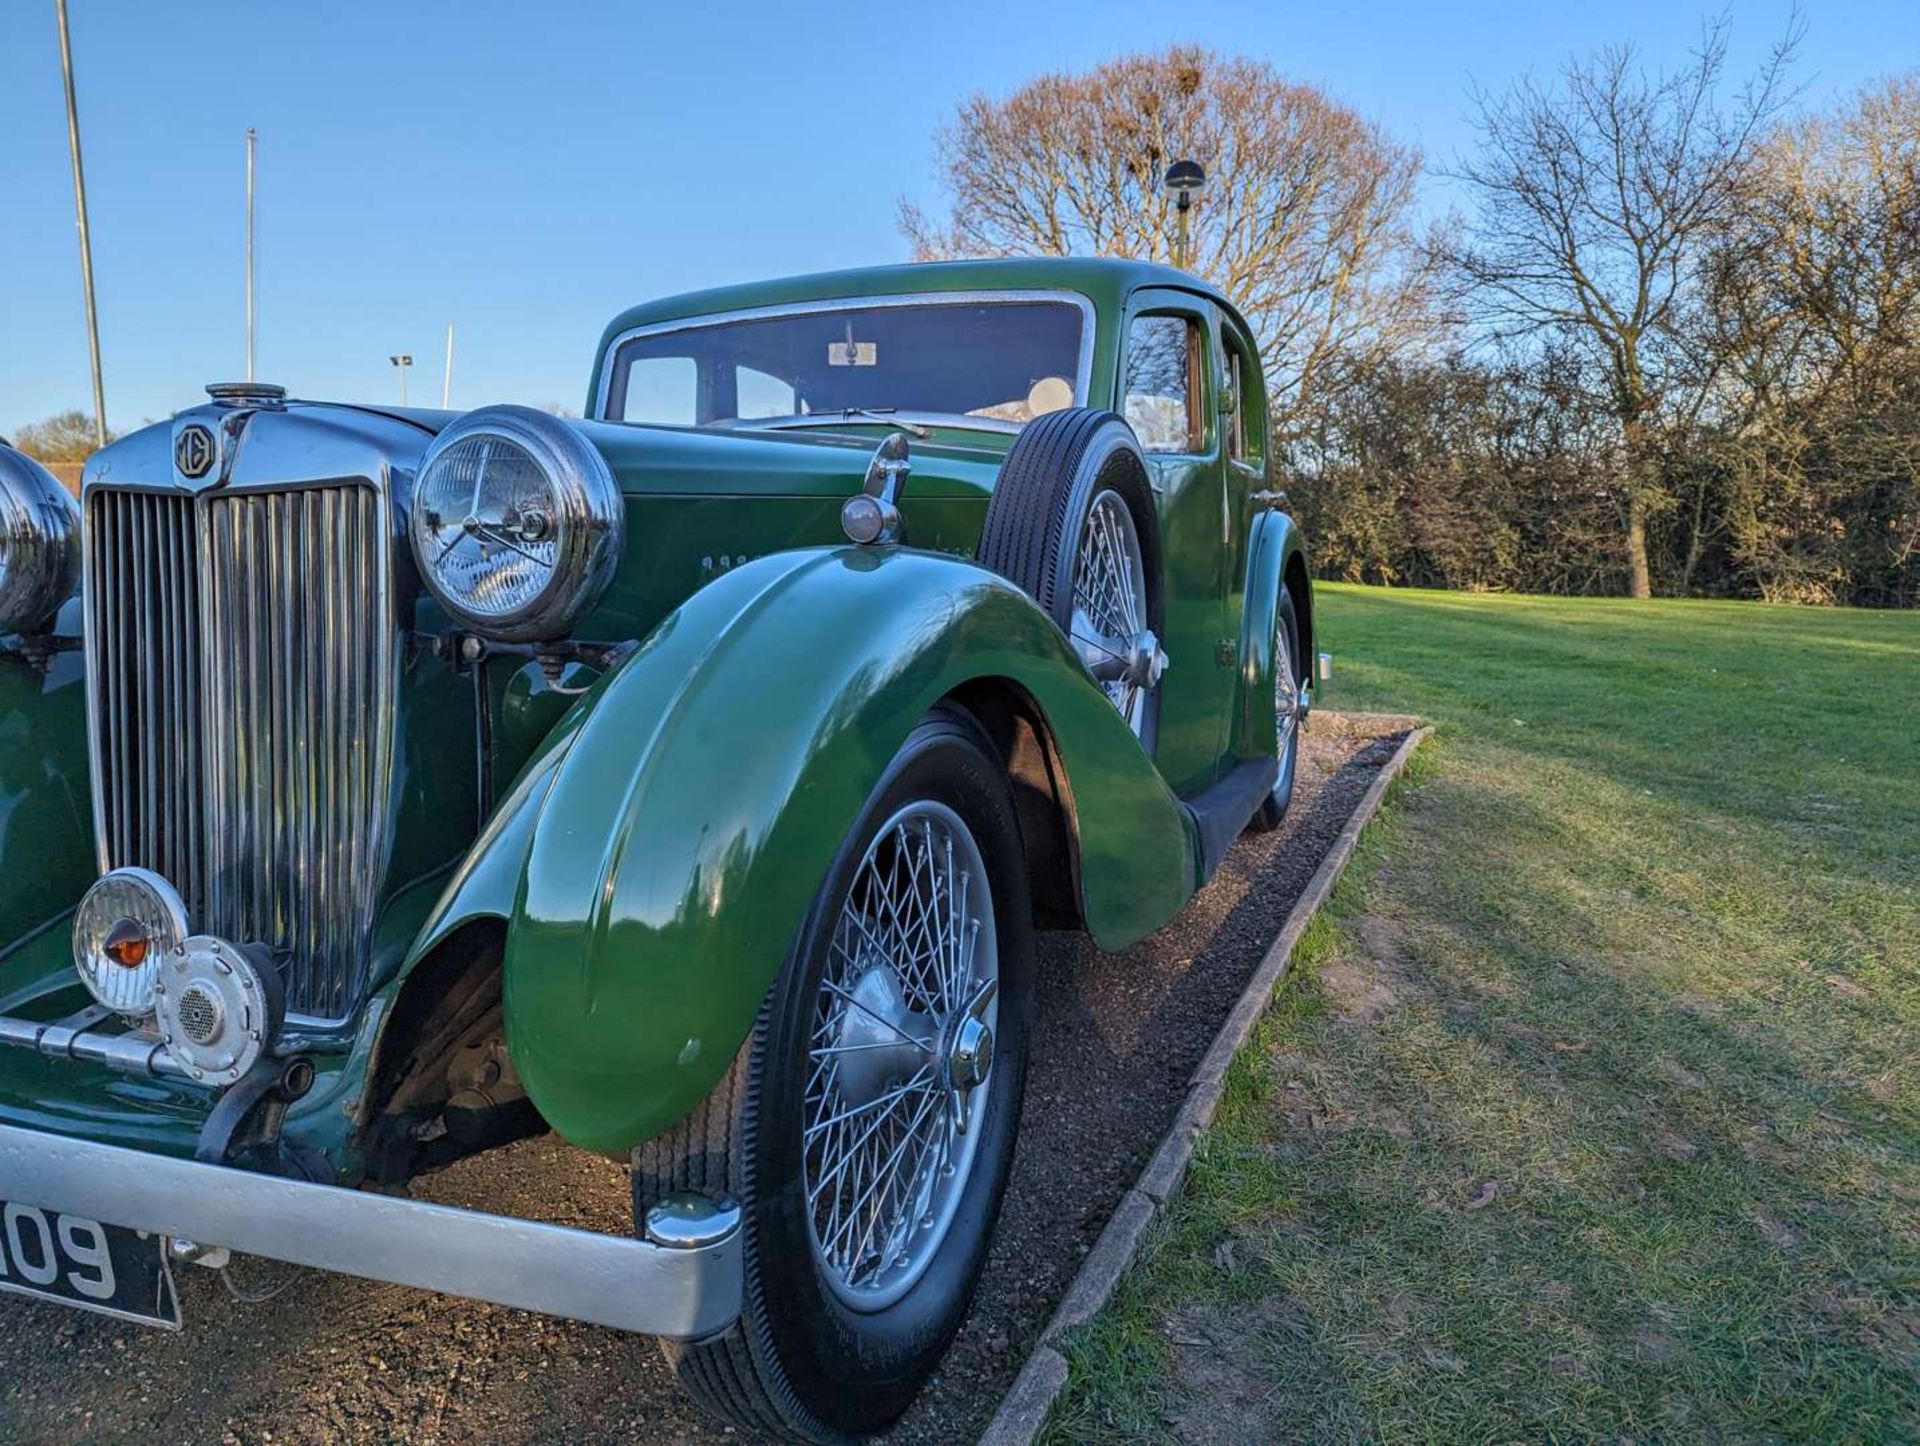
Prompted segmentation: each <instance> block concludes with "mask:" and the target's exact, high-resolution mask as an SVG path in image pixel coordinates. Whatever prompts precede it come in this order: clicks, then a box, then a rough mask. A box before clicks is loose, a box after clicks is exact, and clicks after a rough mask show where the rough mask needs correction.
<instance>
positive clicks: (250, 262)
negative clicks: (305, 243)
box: [247, 126, 254, 381]
mask: <svg viewBox="0 0 1920 1446" xmlns="http://www.w3.org/2000/svg"><path fill="white" fill-rule="evenodd" d="M253 143H254V133H253V127H252V126H248V127H247V380H248V381H252V380H253Z"/></svg>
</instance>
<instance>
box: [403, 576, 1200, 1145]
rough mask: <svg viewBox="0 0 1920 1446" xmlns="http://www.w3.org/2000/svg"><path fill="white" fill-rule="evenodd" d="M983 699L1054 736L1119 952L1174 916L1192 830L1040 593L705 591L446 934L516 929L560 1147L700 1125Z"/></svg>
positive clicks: (592, 710) (522, 1054) (535, 1078)
mask: <svg viewBox="0 0 1920 1446" xmlns="http://www.w3.org/2000/svg"><path fill="white" fill-rule="evenodd" d="M979 678H1004V679H1009V680H1011V681H1012V682H1014V683H1015V684H1017V685H1018V686H1019V687H1020V688H1022V689H1024V690H1025V692H1026V693H1027V694H1028V696H1029V697H1031V698H1032V700H1033V701H1034V703H1035V705H1036V706H1037V707H1038V709H1039V710H1040V712H1041V714H1042V715H1043V718H1044V721H1045V724H1046V727H1047V729H1048V732H1049V734H1050V736H1051V738H1052V740H1053V742H1054V746H1055V750H1056V752H1057V753H1058V755H1059V758H1060V762H1061V765H1062V768H1063V770H1064V772H1065V774H1066V781H1067V785H1068V791H1069V795H1070V797H1069V813H1070V824H1071V828H1072V832H1073V835H1074V841H1075V846H1076V847H1077V850H1078V863H1079V868H1078V870H1077V873H1078V876H1079V877H1078V884H1079V888H1080V896H1081V905H1082V909H1083V912H1084V915H1085V918H1086V921H1087V926H1088V929H1089V932H1090V933H1091V934H1092V935H1093V937H1094V938H1095V940H1096V941H1097V942H1099V943H1100V944H1101V945H1103V946H1104V947H1109V948H1117V947H1120V946H1123V945H1125V944H1127V943H1130V942H1132V941H1133V940H1134V939H1137V938H1140V937H1141V936H1143V935H1144V934H1146V933H1148V932H1150V931H1151V930H1152V929H1154V928H1156V927H1158V926H1159V925H1160V924H1161V923H1164V922H1165V921H1166V920H1167V919H1169V918H1171V917H1172V916H1173V914H1174V913H1175V912H1177V911H1178V909H1179V908H1180V906H1181V905H1182V904H1183V903H1184V902H1185V901H1186V899H1187V898H1188V897H1189V896H1190V895H1191V893H1192V891H1193V889H1194V888H1195V887H1196V883H1197V875H1196V868H1197V864H1196V860H1195V853H1194V837H1193V829H1192V824H1191V821H1190V817H1189V815H1188V813H1187V811H1186V809H1185V808H1184V807H1183V806H1182V805H1181V803H1180V802H1179V800H1178V799H1176V798H1175V797H1174V796H1173V794H1172V793H1171V792H1170V791H1169V790H1168V789H1167V787H1166V785H1165V783H1164V782H1163V781H1162V780H1161V778H1160V775H1159V774H1158V772H1157V771H1156V770H1155V769H1154V767H1153V765H1152V763H1151V762H1150V761H1149V760H1148V759H1147V757H1146V755H1145V754H1143V753H1142V752H1141V750H1140V747H1139V744H1138V743H1137V742H1136V741H1135V739H1134V737H1133V735H1132V733H1131V732H1130V731H1128V730H1127V728H1126V727H1125V726H1124V725H1123V724H1122V723H1121V721H1120V719H1119V717H1118V716H1117V715H1116V714H1115V713H1114V711H1113V709H1112V707H1111V706H1110V705H1109V704H1108V702H1107V700H1106V698H1105V695H1104V694H1103V693H1102V692H1101V691H1100V690H1099V688H1098V687H1096V686H1095V685H1094V683H1093V682H1092V680H1091V679H1090V678H1089V677H1088V676H1087V674H1086V672H1085V670H1084V669H1083V668H1082V667H1081V666H1080V664H1079V662H1078V661H1077V660H1076V659H1075V658H1074V657H1073V655H1072V653H1071V651H1070V650H1069V648H1068V645H1067V643H1066V640H1065V639H1064V638H1063V637H1062V636H1061V634H1060V632H1059V630H1058V629H1057V628H1056V627H1055V626H1054V625H1053V624H1052V622H1051V621H1049V620H1048V619H1047V618H1046V616H1045V615H1044V614H1042V613H1041V612H1040V611H1039V610H1038V609H1037V608H1036V607H1035V606H1034V605H1033V603H1032V602H1031V601H1030V600H1029V599H1028V598H1027V597H1026V596H1025V595H1024V594H1023V593H1021V592H1020V591H1018V590H1017V589H1015V588H1014V587H1013V586H1012V585H1011V584H1009V583H1007V582H1006V581H1005V580H1004V579H1002V578H1000V577H998V576H997V575H995V574H993V573H991V572H988V571H987V570H985V569H984V568H981V567H978V566H976V565H975V564H973V563H971V562H965V561H961V560H958V559H954V558H950V557H943V556H937V555H934V554H931V553H921V552H911V551H873V550H863V549H856V548H831V549H828V548H822V549H810V550H803V551H796V552H789V553H781V554H777V555H775V556H773V557H768V558H764V559H761V560H760V561H757V562H754V563H751V564H749V565H747V566H745V567H741V568H737V569H735V570H734V571H732V572H730V573H728V574H726V575H724V576H723V577H721V578H720V579H718V580H716V581H715V582H714V583H712V584H710V585H709V586H708V587H706V588H704V589H702V590H701V591H700V592H698V593H696V594H694V596H693V597H692V598H690V599H688V601H687V602H686V603H685V604H683V605H682V606H681V607H680V608H679V609H678V610H677V611H676V612H675V613H673V614H672V615H671V616H669V617H668V618H667V619H666V620H665V621H664V622H663V623H662V624H661V625H660V627H659V628H658V629H656V630H655V632H654V633H653V634H652V635H651V636H649V637H648V639H647V640H646V641H645V643H644V644H643V645H642V646H641V647H640V649H639V650H638V651H637V652H636V653H635V654H634V655H633V656H631V657H630V658H628V659H627V660H626V661H625V662H623V663H622V664H621V665H620V667H619V668H618V669H617V670H616V671H615V672H613V673H612V674H611V675H609V676H608V677H607V678H605V679H603V680H602V681H601V682H600V684H598V685H597V686H596V688H595V689H594V692H593V694H592V695H591V696H590V698H589V699H587V700H583V703H582V704H581V705H579V706H577V707H576V708H575V709H574V710H573V712H572V713H570V714H569V716H568V717H567V719H565V720H564V721H563V722H562V724H561V725H560V726H559V727H558V728H557V729H556V732H555V736H554V738H552V739H550V740H549V742H548V744H547V745H546V746H545V747H544V748H543V749H542V751H541V752H540V753H539V754H537V755H536V756H535V758H534V759H533V761H532V762H531V763H530V764H529V765H528V767H527V769H526V770H525V771H524V772H523V774H522V776H521V779H520V781H519V783H518V784H516V786H515V788H514V790H513V791H512V793H511V794H510V795H509V797H508V799H507V800H506V802H505V803H504V804H503V806H502V808H501V809H500V810H499V812H498V813H497V814H496V817H495V819H494V821H493V822H492V824H490V825H489V828H488V831H487V835H486V837H485V838H484V839H483V840H482V844H481V846H480V847H479V848H478V849H477V850H476V854H475V857H474V858H473V859H471V860H469V863H468V865H467V867H466V868H465V869H463V871H462V875H461V878H460V880H459V881H457V882H456V884H455V886H454V888H453V890H451V891H450V895H449V899H448V901H447V904H446V905H445V906H444V907H443V909H442V911H441V918H440V921H439V923H438V925H436V926H435V928H434V930H433V932H435V933H444V932H445V931H446V930H447V929H449V928H451V927H455V926H456V925H457V923H458V922H459V920H460V918H462V917H470V916H471V914H472V913H473V912H475V911H476V910H484V909H486V908H489V907H490V908H491V909H494V910H497V911H499V912H501V913H503V914H504V915H505V916H506V917H507V919H508V934H507V948H506V962H505V995H506V1020H507V1032H508V1042H509V1047H510V1048H511V1050H512V1053H513V1057H514V1062H515V1065H516V1067H517V1068H518V1069H519V1071H520V1074H521V1077H522V1078H523V1079H524V1080H525V1082H526V1085H527V1088H528V1091H529V1093H530V1094H531V1095H532V1097H533V1100H534V1102H535V1103H536V1104H537V1105H538V1106H539V1108H540V1110H541V1111H542V1113H543V1114H544V1115H545V1116H546V1118H547V1120H548V1121H549V1122H550V1123H551V1124H552V1125H553V1126H554V1128H555V1129H557V1130H559V1131H560V1133H561V1134H563V1135H564V1136H566V1137H567V1138H568V1139H570V1140H572V1141H574V1142H575V1143H577V1144H580V1145H584V1146H586V1147H588V1148H592V1149H598V1150H604V1151H609V1152H615V1151H622V1150H625V1149H627V1148H629V1147H630V1146H632V1145H633V1144H635V1143H637V1142H638V1141H640V1140H643V1139H646V1138H648V1137H650V1136H652V1135H654V1134H657V1133H658V1132H659V1131H660V1130H662V1129H664V1128H665V1127H667V1126H668V1125H670V1124H672V1123H673V1122H674V1121H675V1120H677V1119H679V1118H680V1117H681V1116H682V1115H684V1114H685V1113H686V1112H687V1111H688V1110H689V1109H691V1108H692V1107H693V1106H694V1105H695V1104H697V1103H698V1102H699V1100H700V1099H701V1097H702V1096H704V1095H705V1094H706V1093H707V1091H708V1090H710V1089H711V1088H712V1086H713V1084H714V1083H715V1081H716V1080H718V1078H719V1077H720V1075H721V1074H722V1073H723V1072H724V1071H725V1070H726V1069H727V1067H728V1066H729V1064H730V1063H731V1061H732V1059H733V1057H734V1055H735V1053H736V1052H737V1051H738V1049H739V1047H740V1044H741V1042H742V1041H743V1040H744V1039H745V1038H746V1035H747V1032H748V1030H749V1029H750V1028H751V1026H752V1023H753V1019H754V1016H755V1014H756V1013H757V1011H758V1010H759V1008H760V1003H761V1000H762V998H763V997H764V996H765V994H766V991H767V989H768V987H769V985H770V984H771V983H772V981H773V978H774V975H775V974H776V972H777V971H778V970H779V968H780V965H781V963H782V961H783V960H784V959H785V958H786V956H787V953H788V950H789V948H790V947H791V945H792V941H793V938H794V935H795V933H796V931H797V930H798V928H799V925H800V922H801V919H802V918H803V916H804V914H805V912H806V910H807V907H808V905H809V904H810V902H811V901H812V899H813V896H814V894H815V893H816V892H817V891H818V889H819V887H820V883H821V880H822V879H823V878H824V877H825V876H826V873H827V870H828V867H829V865H830V864H831V862H832V859H833V857H834V854H835V852H836V851H837V850H838V849H839V847H840V844H841V842H842V840H843V839H844V837H845V836H846V833H847V831H848V830H849V829H850V828H851V827H852V825H853V822H854V820H855V818H856V816H857V815H858V813H859V810H860V808H861V806H862V805H863V804H864V803H865V801H866V799H867V796H868V794H869V793H870V792H871V790H872V788H873V786H874V784H875V782H876V781H877V780H878V779H879V777H880V774H881V772H882V770H884V769H885V767H886V766H887V764H888V762H889V761H890V760H891V759H892V757H893V755H894V753H895V752H896V751H897V750H898V749H899V747H900V745H901V744H902V743H903V742H904V741H905V739H906V737H907V734H908V733H909V732H910V731H911V729H912V728H913V726H914V724H915V723H916V722H918V721H919V719H920V718H921V717H922V716H924V715H925V713H926V711H927V710H928V709H929V708H930V707H932V706H933V705H934V704H935V703H937V702H938V701H939V700H940V699H941V698H942V697H944V696H946V695H947V694H948V693H950V692H952V691H953V690H954V689H955V688H956V687H958V686H960V685H961V684H964V683H967V682H970V681H972V680H974V679H979ZM508 879H513V880H514V881H515V892H514V895H513V898H512V902H511V905H510V907H507V906H505V905H504V897H503V895H504V886H505V884H506V882H507V880H508ZM456 896H459V897H456Z"/></svg>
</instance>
